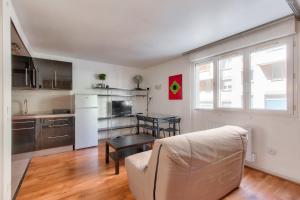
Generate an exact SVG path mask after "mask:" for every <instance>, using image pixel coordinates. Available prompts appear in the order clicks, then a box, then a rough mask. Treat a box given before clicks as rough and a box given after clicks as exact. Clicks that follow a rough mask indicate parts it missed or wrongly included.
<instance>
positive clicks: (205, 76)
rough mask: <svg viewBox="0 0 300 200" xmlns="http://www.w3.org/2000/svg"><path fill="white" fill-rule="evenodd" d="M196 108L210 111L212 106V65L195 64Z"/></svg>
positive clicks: (209, 63) (210, 63)
mask: <svg viewBox="0 0 300 200" xmlns="http://www.w3.org/2000/svg"><path fill="white" fill-rule="evenodd" d="M195 71H196V83H197V84H196V99H197V100H196V107H197V108H204V109H212V108H213V105H214V93H213V77H214V64H213V62H208V63H204V64H196V67H195Z"/></svg>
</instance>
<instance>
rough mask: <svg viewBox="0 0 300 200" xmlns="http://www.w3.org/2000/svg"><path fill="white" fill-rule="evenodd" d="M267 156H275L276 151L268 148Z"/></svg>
mask: <svg viewBox="0 0 300 200" xmlns="http://www.w3.org/2000/svg"><path fill="white" fill-rule="evenodd" d="M267 151H268V154H269V155H271V156H275V155H276V154H277V151H276V150H275V149H273V148H271V147H269V148H268V150H267Z"/></svg>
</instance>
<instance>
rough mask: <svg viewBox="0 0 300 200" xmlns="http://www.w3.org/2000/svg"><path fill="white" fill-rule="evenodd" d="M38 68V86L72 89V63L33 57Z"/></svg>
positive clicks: (41, 87)
mask: <svg viewBox="0 0 300 200" xmlns="http://www.w3.org/2000/svg"><path fill="white" fill-rule="evenodd" d="M33 63H34V66H36V67H37V69H38V83H37V84H38V88H39V89H55V90H72V63H70V62H62V61H55V60H47V59H40V58H33Z"/></svg>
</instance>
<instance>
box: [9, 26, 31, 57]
mask: <svg viewBox="0 0 300 200" xmlns="http://www.w3.org/2000/svg"><path fill="white" fill-rule="evenodd" d="M11 53H12V54H13V55H17V56H28V57H30V53H29V51H28V50H27V48H26V46H25V45H24V43H23V41H22V39H21V37H20V35H19V33H18V31H17V29H16V27H15V25H14V24H13V23H12V22H11Z"/></svg>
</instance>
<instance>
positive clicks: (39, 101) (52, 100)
mask: <svg viewBox="0 0 300 200" xmlns="http://www.w3.org/2000/svg"><path fill="white" fill-rule="evenodd" d="M25 98H27V100H28V114H43V113H52V110H53V109H73V95H72V92H71V91H51V90H39V91H33V90H14V91H12V114H13V115H18V114H22V113H23V112H24V109H25V106H24V100H25Z"/></svg>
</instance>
